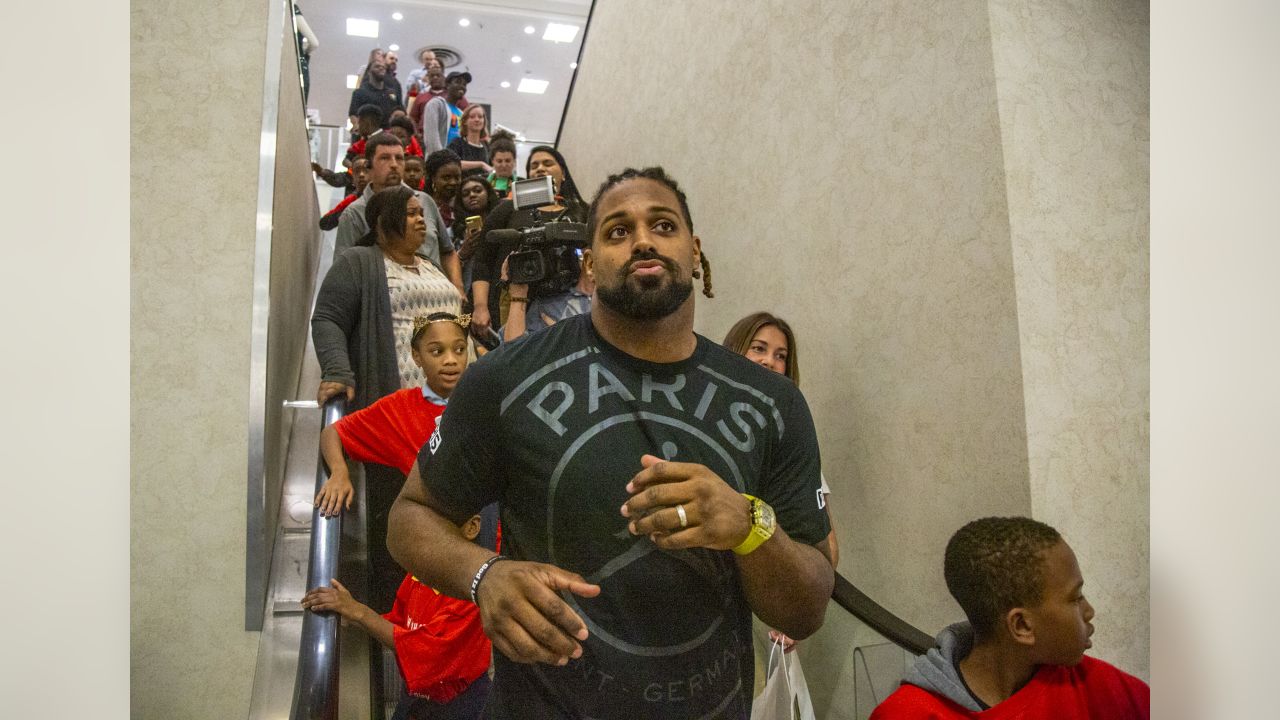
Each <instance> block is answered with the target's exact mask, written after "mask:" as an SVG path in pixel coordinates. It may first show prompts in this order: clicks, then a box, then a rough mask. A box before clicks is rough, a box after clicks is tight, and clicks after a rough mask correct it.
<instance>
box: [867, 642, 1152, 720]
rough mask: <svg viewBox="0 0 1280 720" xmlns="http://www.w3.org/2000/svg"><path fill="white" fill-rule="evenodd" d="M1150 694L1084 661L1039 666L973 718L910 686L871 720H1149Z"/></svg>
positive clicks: (1128, 678) (1134, 681) (1111, 669)
mask: <svg viewBox="0 0 1280 720" xmlns="http://www.w3.org/2000/svg"><path fill="white" fill-rule="evenodd" d="M1150 717H1151V688H1150V687H1148V686H1147V684H1146V683H1144V682H1142V681H1141V680H1139V679H1138V678H1136V677H1134V676H1132V675H1130V674H1128V673H1126V672H1124V671H1122V670H1119V669H1117V668H1116V667H1115V666H1113V665H1111V664H1109V663H1106V662H1103V661H1102V660H1098V659H1096V658H1091V657H1089V656H1088V655H1086V656H1084V659H1083V660H1081V661H1080V664H1078V665H1075V666H1072V667H1068V666H1065V665H1043V666H1041V667H1040V669H1039V670H1037V671H1036V674H1035V675H1034V676H1033V677H1032V678H1031V681H1030V682H1028V683H1027V684H1026V685H1025V686H1024V687H1023V688H1022V689H1021V690H1019V691H1018V692H1016V693H1014V694H1013V696H1012V697H1010V698H1009V699H1008V700H1005V701H1004V702H1002V703H1000V704H999V705H996V706H994V707H992V708H989V709H987V710H983V711H981V712H973V711H971V710H966V709H964V708H963V707H960V706H959V705H957V704H956V703H954V702H952V701H950V700H948V699H946V698H943V697H940V696H938V695H934V694H933V693H931V692H929V691H928V690H925V689H923V688H920V687H916V686H915V685H908V684H903V685H902V686H901V687H899V688H898V689H897V690H896V691H895V692H894V693H893V694H892V695H890V696H889V697H888V698H886V699H885V701H884V702H882V703H880V705H879V706H878V707H877V708H876V709H875V710H874V711H873V712H872V713H871V720H898V718H903V719H904V720H952V719H953V718H962V719H963V718H980V719H981V720H1043V719H1044V718H1053V719H1054V720H1088V719H1090V718H1092V719H1095V720H1149V718H1150Z"/></svg>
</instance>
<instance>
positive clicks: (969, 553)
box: [943, 517, 1062, 640]
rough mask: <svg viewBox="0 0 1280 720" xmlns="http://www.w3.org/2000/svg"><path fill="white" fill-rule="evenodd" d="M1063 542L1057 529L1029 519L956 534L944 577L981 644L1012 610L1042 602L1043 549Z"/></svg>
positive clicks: (1002, 520) (988, 522) (990, 520)
mask: <svg viewBox="0 0 1280 720" xmlns="http://www.w3.org/2000/svg"><path fill="white" fill-rule="evenodd" d="M1061 541H1062V536H1061V535H1059V534H1058V531H1057V530H1054V529H1053V528H1051V527H1049V526H1048V525H1045V524H1044V523H1042V522H1038V521H1036V520H1032V519H1030V518H1025V517H987V518H982V519H980V520H974V521H973V522H971V523H969V524H967V525H965V526H964V527H962V528H960V529H959V530H957V531H956V534H955V535H952V536H951V540H949V541H948V542H947V551H946V555H945V556H944V560H943V576H944V577H945V578H946V581H947V590H948V591H950V592H951V596H952V597H954V598H955V599H956V602H957V603H959V604H960V608H961V609H962V610H964V614H965V617H967V618H968V619H969V624H970V625H972V626H973V632H974V635H975V636H976V637H977V639H978V640H988V639H990V638H991V637H992V634H993V633H994V632H995V630H996V627H997V625H998V624H999V622H1000V618H1001V616H1002V615H1004V614H1005V613H1006V612H1008V611H1009V610H1012V609H1013V608H1016V607H1030V606H1033V605H1036V604H1037V603H1039V602H1040V600H1041V598H1042V596H1043V594H1044V571H1043V567H1042V564H1043V554H1044V551H1046V550H1048V549H1049V548H1051V547H1053V546H1054V545H1056V544H1058V543H1059V542H1061Z"/></svg>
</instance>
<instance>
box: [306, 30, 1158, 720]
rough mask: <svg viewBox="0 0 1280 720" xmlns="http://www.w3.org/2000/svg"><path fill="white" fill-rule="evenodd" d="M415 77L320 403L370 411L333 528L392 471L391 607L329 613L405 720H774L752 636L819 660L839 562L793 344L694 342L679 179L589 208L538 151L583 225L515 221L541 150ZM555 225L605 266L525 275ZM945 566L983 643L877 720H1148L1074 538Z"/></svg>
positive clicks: (981, 549)
mask: <svg viewBox="0 0 1280 720" xmlns="http://www.w3.org/2000/svg"><path fill="white" fill-rule="evenodd" d="M418 60H419V61H420V62H421V67H420V68H416V69H415V70H414V71H413V72H412V73H410V74H409V75H408V77H407V78H406V79H405V82H404V84H402V83H401V81H400V79H399V78H398V76H397V70H398V67H397V63H398V58H397V57H396V55H395V54H394V53H388V52H383V51H381V50H374V51H373V52H371V53H370V55H369V57H368V59H367V63H366V67H365V68H364V69H363V70H362V72H361V81H360V85H359V87H357V88H356V89H355V91H354V92H353V93H352V98H351V107H350V119H351V122H352V128H353V134H352V138H353V142H352V144H351V149H350V152H349V153H348V154H347V157H346V160H345V162H344V164H345V166H346V170H347V171H346V172H333V171H330V170H328V169H326V168H322V167H320V166H314V168H313V169H314V170H315V171H316V174H317V175H318V176H319V177H321V178H323V179H324V180H325V181H326V182H328V183H329V184H331V185H333V186H335V187H343V188H346V189H348V190H349V193H348V194H347V195H346V197H344V198H343V200H342V201H341V202H340V203H339V204H338V205H337V206H336V207H335V208H333V210H331V211H329V212H328V213H326V214H325V215H324V217H323V218H322V219H321V227H322V228H325V229H332V230H336V233H335V235H334V247H335V250H334V253H335V254H334V261H333V265H332V267H331V268H330V269H329V271H328V273H327V275H326V276H325V277H324V279H323V281H322V283H321V287H320V291H319V294H318V297H317V300H316V305H315V311H314V315H313V318H312V332H313V341H314V346H315V349H316V355H317V357H318V359H319V363H320V367H321V382H320V386H319V388H318V390H317V399H318V400H319V401H320V402H321V403H322V404H323V403H325V402H327V401H328V400H330V399H331V398H334V397H342V398H345V399H346V401H347V403H348V405H347V408H348V412H347V414H346V416H345V417H343V418H342V419H341V420H340V421H338V422H337V423H336V424H335V425H334V426H332V427H330V428H326V429H325V431H324V433H323V435H322V438H321V446H322V452H323V456H324V459H325V463H326V465H327V466H328V468H329V472H330V477H329V480H328V482H327V483H326V484H325V485H324V487H323V489H322V490H321V492H320V493H319V494H318V495H317V497H316V499H315V502H316V505H317V507H318V508H320V511H321V512H322V513H324V514H326V515H333V514H337V513H341V512H344V511H345V510H348V509H350V508H351V506H352V503H353V502H354V498H355V497H357V493H356V491H355V488H354V486H353V484H352V481H351V477H350V473H349V472H348V470H347V466H346V463H347V461H348V460H350V461H356V462H362V463H364V468H365V470H364V477H365V487H364V499H365V500H364V501H365V503H366V504H367V507H366V517H367V518H368V528H369V532H370V539H369V553H370V558H369V567H370V571H369V572H370V581H369V587H368V589H367V591H365V590H364V589H363V588H357V589H356V592H355V594H354V595H353V593H352V592H350V591H348V590H347V588H346V587H345V586H344V584H343V583H342V581H341V580H340V579H337V578H335V579H334V581H333V582H332V584H331V586H329V587H321V588H313V589H312V590H311V591H310V592H309V593H308V594H307V596H306V597H305V598H304V601H303V605H304V606H305V607H307V608H309V609H310V610H312V611H316V612H336V613H339V614H341V615H342V616H343V617H344V618H346V619H348V620H350V621H352V622H354V623H356V624H357V625H359V626H360V627H362V628H363V629H364V630H365V631H366V632H368V633H369V634H370V636H371V637H373V638H376V639H377V640H378V641H379V642H380V643H382V644H383V645H385V646H386V647H388V648H390V649H392V650H393V651H394V652H395V655H396V658H397V661H398V665H399V667H400V670H401V674H402V679H403V681H404V687H405V690H406V691H407V692H406V694H405V695H404V698H403V700H402V701H401V703H400V706H399V707H398V709H397V715H396V717H397V718H439V717H450V718H474V717H480V716H481V713H487V714H486V715H485V716H487V717H512V718H516V717H518V718H561V717H573V718H577V717H601V718H604V717H610V718H613V717H624V716H625V717H633V718H704V717H705V718H720V717H725V718H743V719H745V718H748V717H751V713H752V688H753V685H754V675H753V673H754V660H753V656H754V653H755V651H754V649H753V639H752V638H753V631H752V618H753V616H754V617H755V618H758V623H757V630H756V631H755V633H754V635H755V636H756V637H757V638H759V636H760V635H761V634H762V633H764V632H767V634H768V636H769V637H770V638H771V639H772V640H773V641H775V642H779V643H782V644H783V645H785V646H786V647H787V648H788V649H790V648H791V646H792V645H793V644H794V642H795V640H796V639H800V640H803V639H804V638H805V637H808V636H809V635H811V634H812V633H813V632H815V631H816V630H817V629H818V628H819V627H820V626H821V625H822V622H823V618H824V614H825V611H826V607H827V603H828V600H829V598H830V596H831V592H832V588H833V584H834V569H835V567H836V566H837V564H838V562H839V547H838V543H837V541H836V534H835V531H834V525H833V522H832V517H831V514H830V505H829V503H828V499H829V496H830V493H831V488H830V486H829V485H828V483H827V480H826V478H825V477H824V475H823V472H822V467H821V462H820V457H819V452H818V443H817V436H816V432H815V430H814V426H813V421H812V418H811V416H810V413H809V409H808V406H807V404H806V402H805V400H804V397H803V395H802V394H801V393H800V390H799V383H800V365H799V346H798V339H797V336H796V333H795V332H794V331H793V329H792V328H791V326H790V325H789V324H788V323H787V322H786V321H785V320H783V319H782V318H780V317H777V316H776V315H774V314H771V313H768V312H756V313H752V314H750V315H748V316H746V317H744V318H742V319H741V320H740V321H739V322H737V323H736V324H734V325H733V326H732V327H731V328H729V329H728V330H727V333H726V335H725V336H724V338H723V340H722V341H721V342H713V341H711V340H708V339H707V338H705V337H702V336H699V335H697V334H695V333H694V332H693V319H694V311H695V305H696V303H695V296H694V293H693V288H694V283H695V281H697V280H700V281H701V282H702V292H703V294H704V295H705V296H707V297H712V296H713V291H712V284H711V264H710V261H709V260H708V258H707V255H706V253H705V252H704V249H703V247H702V243H701V241H700V239H699V238H698V237H697V236H696V235H695V234H694V229H693V219H692V216H691V213H690V208H689V205H688V201H687V198H686V196H685V194H684V192H683V190H682V189H681V188H680V186H679V184H678V183H677V182H676V181H675V180H674V179H673V178H671V177H670V176H669V175H667V173H666V172H665V171H663V170H662V169H661V168H645V169H642V170H636V169H631V168H628V169H626V170H624V171H622V172H620V173H618V174H615V175H611V176H610V177H609V178H608V179H607V180H606V181H605V183H603V184H602V185H601V186H600V188H599V189H598V190H596V192H595V193H593V194H592V195H591V196H590V197H588V196H586V195H584V194H583V193H582V192H581V191H580V189H579V188H578V186H577V184H576V183H575V182H574V179H573V175H572V173H571V172H570V167H569V161H568V159H567V158H566V157H565V156H564V154H563V153H562V152H561V151H560V150H559V149H557V148H555V147H550V146H538V147H535V148H533V149H532V150H531V151H530V153H529V156H528V161H527V163H526V166H525V175H526V176H527V177H528V178H532V179H541V178H549V181H550V186H551V188H552V190H553V193H554V198H553V199H552V200H551V201H550V202H547V203H544V204H542V205H540V206H536V207H520V208H517V207H516V206H515V203H514V201H513V199H512V198H511V197H510V194H511V191H512V187H513V183H515V182H517V181H519V180H520V179H521V178H520V177H518V176H517V175H516V174H515V172H514V171H515V158H516V146H515V143H514V139H513V138H511V137H509V136H506V135H503V134H499V133H490V132H489V130H488V122H489V117H488V114H487V112H486V108H485V106H484V105H483V104H479V103H468V101H467V99H466V90H467V85H468V84H469V83H470V82H471V75H470V73H468V72H457V71H454V72H447V73H446V71H445V68H444V67H443V66H442V64H441V63H440V61H439V60H437V59H436V58H435V57H434V55H433V54H432V53H430V51H424V52H423V54H422V55H421V56H420V57H419V58H418ZM555 223H578V224H581V226H582V227H583V233H584V237H585V238H586V241H587V243H586V244H587V247H585V248H583V247H579V246H577V245H574V244H572V243H565V244H561V245H554V246H552V247H550V248H544V249H542V250H540V251H539V253H540V254H539V258H540V261H541V262H542V263H543V265H544V268H543V269H544V271H545V272H543V273H542V275H541V276H540V277H538V278H536V279H530V278H526V277H524V276H523V275H522V274H519V273H515V272H514V271H513V268H512V262H511V259H512V257H513V255H512V253H513V252H514V251H517V250H518V249H520V246H521V242H522V241H521V239H520V238H521V237H522V235H521V234H520V233H511V232H508V231H512V230H517V231H524V230H528V229H530V228H534V227H536V226H544V227H545V226H546V225H548V224H555ZM526 280H527V281H526ZM833 479H835V480H836V481H837V484H838V483H839V482H840V481H841V478H833ZM946 557H947V560H946V568H945V574H946V580H947V585H948V588H949V589H950V590H951V592H952V593H953V595H955V597H956V599H957V601H958V602H959V604H960V606H961V607H962V609H963V610H964V612H965V614H966V616H967V622H966V623H963V624H960V625H956V626H952V627H950V628H948V629H947V630H946V631H944V633H943V635H942V636H940V637H939V647H938V648H937V649H935V650H934V651H931V652H930V653H929V654H928V655H927V656H925V657H923V658H921V660H920V662H919V663H918V664H917V665H916V667H915V668H914V669H912V671H911V672H910V673H909V674H908V675H907V678H906V680H905V684H904V685H903V686H902V688H900V689H899V690H898V692H896V693H894V695H893V696H892V697H890V698H889V699H888V700H887V701H886V702H885V703H884V704H883V705H882V706H881V708H880V709H878V710H877V711H876V715H875V717H876V718H877V719H879V718H943V717H945V718H951V717H1071V718H1075V717H1109V718H1110V717H1115V718H1130V717H1147V716H1148V715H1149V710H1148V709H1147V704H1148V700H1147V689H1146V686H1145V685H1144V684H1143V683H1141V681H1138V680H1136V679H1135V678H1133V677H1131V676H1129V675H1126V674H1124V673H1123V672H1121V671H1119V670H1117V669H1115V668H1114V667H1112V666H1110V665H1107V664H1106V663H1104V662H1101V661H1098V660H1095V659H1092V658H1088V657H1084V656H1083V653H1084V651H1085V649H1086V648H1087V647H1088V644H1089V643H1088V636H1089V634H1091V632H1092V625H1091V621H1092V619H1093V614H1094V613H1093V609H1092V607H1090V606H1089V604H1088V602H1087V601H1086V600H1084V596H1083V594H1082V591H1081V586H1082V582H1083V581H1082V578H1081V574H1080V569H1079V566H1078V564H1077V563H1076V560H1075V557H1074V555H1072V554H1071V550H1070V548H1069V547H1068V546H1067V545H1066V543H1065V541H1063V540H1062V538H1061V537H1060V536H1059V535H1058V534H1057V533H1056V532H1055V531H1053V530H1052V529H1051V528H1048V527H1047V526H1044V525H1042V524H1040V523H1036V522H1035V521H1032V520H1027V519H1024V518H1015V519H997V518H989V519H985V520H980V521H977V522H976V523H971V524H970V525H967V526H965V528H962V529H961V530H960V531H959V532H958V533H957V534H956V536H955V537H954V538H953V539H952V542H951V544H950V545H949V546H948V548H947V552H946ZM357 595H358V596H360V599H359V600H357V599H356V597H355V596H357ZM491 655H492V658H493V661H492V667H491V663H490V656H491ZM491 675H492V682H491V681H490V676H491ZM1002 713H1003V714H1002Z"/></svg>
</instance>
